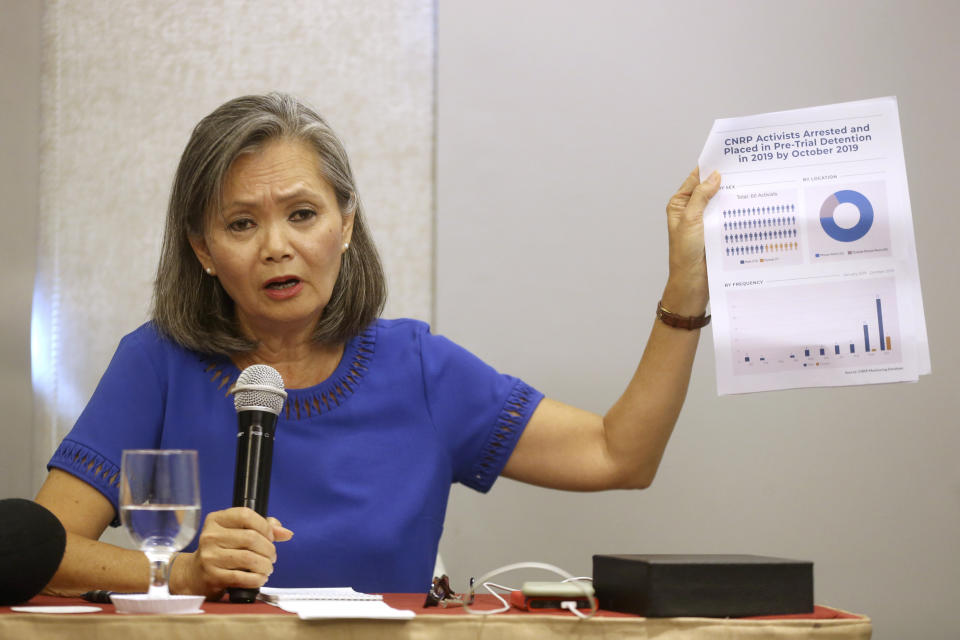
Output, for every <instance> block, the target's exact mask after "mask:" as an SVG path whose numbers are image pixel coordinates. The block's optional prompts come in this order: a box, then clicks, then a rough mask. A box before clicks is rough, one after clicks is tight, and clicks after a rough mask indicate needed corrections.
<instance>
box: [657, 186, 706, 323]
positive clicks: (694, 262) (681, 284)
mask: <svg viewBox="0 0 960 640" xmlns="http://www.w3.org/2000/svg"><path fill="white" fill-rule="evenodd" d="M719 189H720V174H718V173H717V172H716V171H714V172H713V173H712V174H711V175H710V177H709V178H707V179H706V180H704V181H703V182H700V171H699V169H694V170H693V171H691V172H690V175H688V176H687V179H686V180H684V181H683V184H682V185H680V188H679V189H677V192H676V193H675V194H673V196H672V197H671V198H670V201H669V202H668V203H667V229H668V230H669V234H670V236H669V246H670V274H669V276H668V279H667V286H666V288H665V289H664V293H663V306H664V307H666V308H667V309H669V310H670V311H672V312H674V313H678V314H680V315H689V316H699V315H701V314H702V313H703V312H704V310H705V309H706V307H707V300H708V299H709V297H710V294H709V291H708V288H707V260H706V255H705V254H704V242H703V210H704V209H705V208H706V206H707V203H708V202H709V201H710V198H712V197H713V196H714V194H716V193H717V191H718V190H719Z"/></svg>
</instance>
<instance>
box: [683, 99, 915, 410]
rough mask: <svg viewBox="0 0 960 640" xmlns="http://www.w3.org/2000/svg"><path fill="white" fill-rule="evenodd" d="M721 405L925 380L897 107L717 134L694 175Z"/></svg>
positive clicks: (851, 109)
mask: <svg viewBox="0 0 960 640" xmlns="http://www.w3.org/2000/svg"><path fill="white" fill-rule="evenodd" d="M714 170H716V171H719V172H720V174H721V176H722V185H721V189H720V191H719V192H718V193H717V195H716V196H714V198H713V199H712V200H711V201H710V204H709V205H708V207H707V209H706V211H705V212H704V225H705V231H704V234H705V240H706V252H707V269H708V271H709V274H710V305H711V309H712V314H713V323H712V324H713V338H714V345H715V349H716V363H717V391H718V393H720V394H721V395H725V394H730V393H748V392H752V391H770V390H775V389H790V388H796V387H820V386H841V385H857V384H874V383H881V382H901V381H916V380H917V378H918V376H919V375H923V374H926V373H929V372H930V350H929V346H928V343H927V330H926V321H925V319H924V314H923V301H922V299H921V295H920V277H919V271H918V269H917V253H916V244H915V241H914V234H913V217H912V213H911V210H910V196H909V194H908V191H907V175H906V168H905V166H904V161H903V144H902V141H901V138H900V121H899V117H898V115H897V101H896V98H892V97H890V98H879V99H875V100H863V101H859V102H847V103H842V104H835V105H829V106H823V107H812V108H809V109H797V110H794V111H780V112H776V113H766V114H762V115H756V116H748V117H743V118H726V119H721V120H717V121H716V122H714V125H713V128H712V129H711V131H710V136H709V138H708V139H707V143H706V145H705V146H704V148H703V153H702V154H701V155H700V175H701V176H702V177H704V178H706V176H708V175H710V173H711V172H712V171H714Z"/></svg>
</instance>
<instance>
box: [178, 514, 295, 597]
mask: <svg viewBox="0 0 960 640" xmlns="http://www.w3.org/2000/svg"><path fill="white" fill-rule="evenodd" d="M292 537H293V532H292V531H290V530H289V529H286V528H284V526H283V525H282V524H280V521H279V520H277V519H276V518H264V517H263V516H261V515H260V514H258V513H257V512H256V511H254V510H253V509H248V508H246V507H234V508H232V509H224V510H223V511H213V512H211V513H209V514H208V515H207V518H206V520H205V521H204V523H203V529H202V530H201V531H200V539H199V542H198V543H197V550H196V551H194V552H193V553H183V554H180V555H179V556H177V558H176V559H175V560H174V562H173V566H172V568H171V576H170V586H171V591H173V592H174V593H192V594H197V595H204V596H206V597H207V598H209V599H219V598H220V597H221V596H222V595H223V592H224V591H225V590H226V589H227V588H228V587H239V588H246V589H255V588H259V587H261V586H263V584H264V583H266V581H267V578H269V577H270V574H271V573H273V564H274V562H276V561H277V550H276V547H275V546H274V543H275V542H284V541H286V540H289V539H290V538H292Z"/></svg>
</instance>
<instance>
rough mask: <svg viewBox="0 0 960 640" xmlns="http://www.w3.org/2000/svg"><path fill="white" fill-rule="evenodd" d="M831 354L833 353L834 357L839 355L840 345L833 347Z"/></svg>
mask: <svg viewBox="0 0 960 640" xmlns="http://www.w3.org/2000/svg"><path fill="white" fill-rule="evenodd" d="M850 346H851V347H852V346H853V345H850ZM833 352H834V353H835V354H836V355H840V345H838V344H835V345H833Z"/></svg>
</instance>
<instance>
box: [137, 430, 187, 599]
mask: <svg viewBox="0 0 960 640" xmlns="http://www.w3.org/2000/svg"><path fill="white" fill-rule="evenodd" d="M120 520H121V522H123V526H124V527H125V528H126V529H127V532H128V533H129V534H130V537H131V538H132V539H133V542H134V544H136V545H137V546H138V547H139V548H140V550H141V551H143V552H144V553H145V554H146V555H147V559H148V560H149V561H150V590H149V592H148V593H147V596H148V597H149V598H169V597H170V590H169V586H168V581H169V578H170V559H171V558H172V557H173V554H175V553H176V552H178V551H180V550H181V549H183V548H184V547H185V546H187V545H188V544H189V543H190V541H191V540H193V537H194V536H195V535H196V533H197V525H198V523H199V520H200V484H199V480H198V478H197V452H196V451H187V450H179V449H132V450H125V451H124V452H123V461H122V463H121V465H120Z"/></svg>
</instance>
